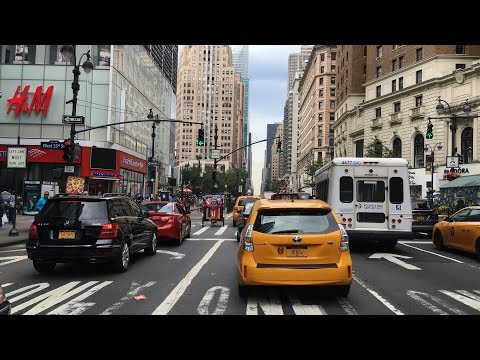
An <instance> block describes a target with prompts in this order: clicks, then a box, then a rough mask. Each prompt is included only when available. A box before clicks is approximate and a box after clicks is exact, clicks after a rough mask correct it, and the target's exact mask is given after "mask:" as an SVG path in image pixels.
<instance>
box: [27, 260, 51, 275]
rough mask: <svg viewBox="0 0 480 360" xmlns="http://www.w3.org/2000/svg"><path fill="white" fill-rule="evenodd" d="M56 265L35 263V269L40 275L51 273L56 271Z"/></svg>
mask: <svg viewBox="0 0 480 360" xmlns="http://www.w3.org/2000/svg"><path fill="white" fill-rule="evenodd" d="M55 265H57V264H56V263H40V262H36V261H34V262H33V267H34V268H35V270H37V271H38V272H39V273H40V274H42V273H50V272H52V271H53V269H55Z"/></svg>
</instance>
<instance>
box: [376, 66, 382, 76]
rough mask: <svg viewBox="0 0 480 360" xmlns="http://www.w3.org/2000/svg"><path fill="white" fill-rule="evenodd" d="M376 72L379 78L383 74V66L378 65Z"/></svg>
mask: <svg viewBox="0 0 480 360" xmlns="http://www.w3.org/2000/svg"><path fill="white" fill-rule="evenodd" d="M376 74H377V78H379V77H380V76H382V67H381V66H377V70H376Z"/></svg>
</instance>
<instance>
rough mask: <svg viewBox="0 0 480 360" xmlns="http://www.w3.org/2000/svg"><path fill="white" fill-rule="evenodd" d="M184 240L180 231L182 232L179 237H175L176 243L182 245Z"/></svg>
mask: <svg viewBox="0 0 480 360" xmlns="http://www.w3.org/2000/svg"><path fill="white" fill-rule="evenodd" d="M182 240H183V238H182V232H180V234H179V235H178V239H175V245H177V246H180V245H182Z"/></svg>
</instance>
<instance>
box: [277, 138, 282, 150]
mask: <svg viewBox="0 0 480 360" xmlns="http://www.w3.org/2000/svg"><path fill="white" fill-rule="evenodd" d="M281 152H283V150H282V142H281V141H280V140H278V141H277V153H281Z"/></svg>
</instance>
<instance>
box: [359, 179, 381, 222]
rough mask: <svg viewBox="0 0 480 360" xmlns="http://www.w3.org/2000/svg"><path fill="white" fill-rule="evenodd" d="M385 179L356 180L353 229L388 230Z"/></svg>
mask: <svg viewBox="0 0 480 360" xmlns="http://www.w3.org/2000/svg"><path fill="white" fill-rule="evenodd" d="M386 185H387V178H374V179H372V178H356V179H355V189H354V193H355V199H354V222H355V223H354V228H355V229H356V230H362V229H375V230H388V221H387V219H388V217H387V216H388V213H387V210H388V208H387V199H386V196H385V193H386Z"/></svg>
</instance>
